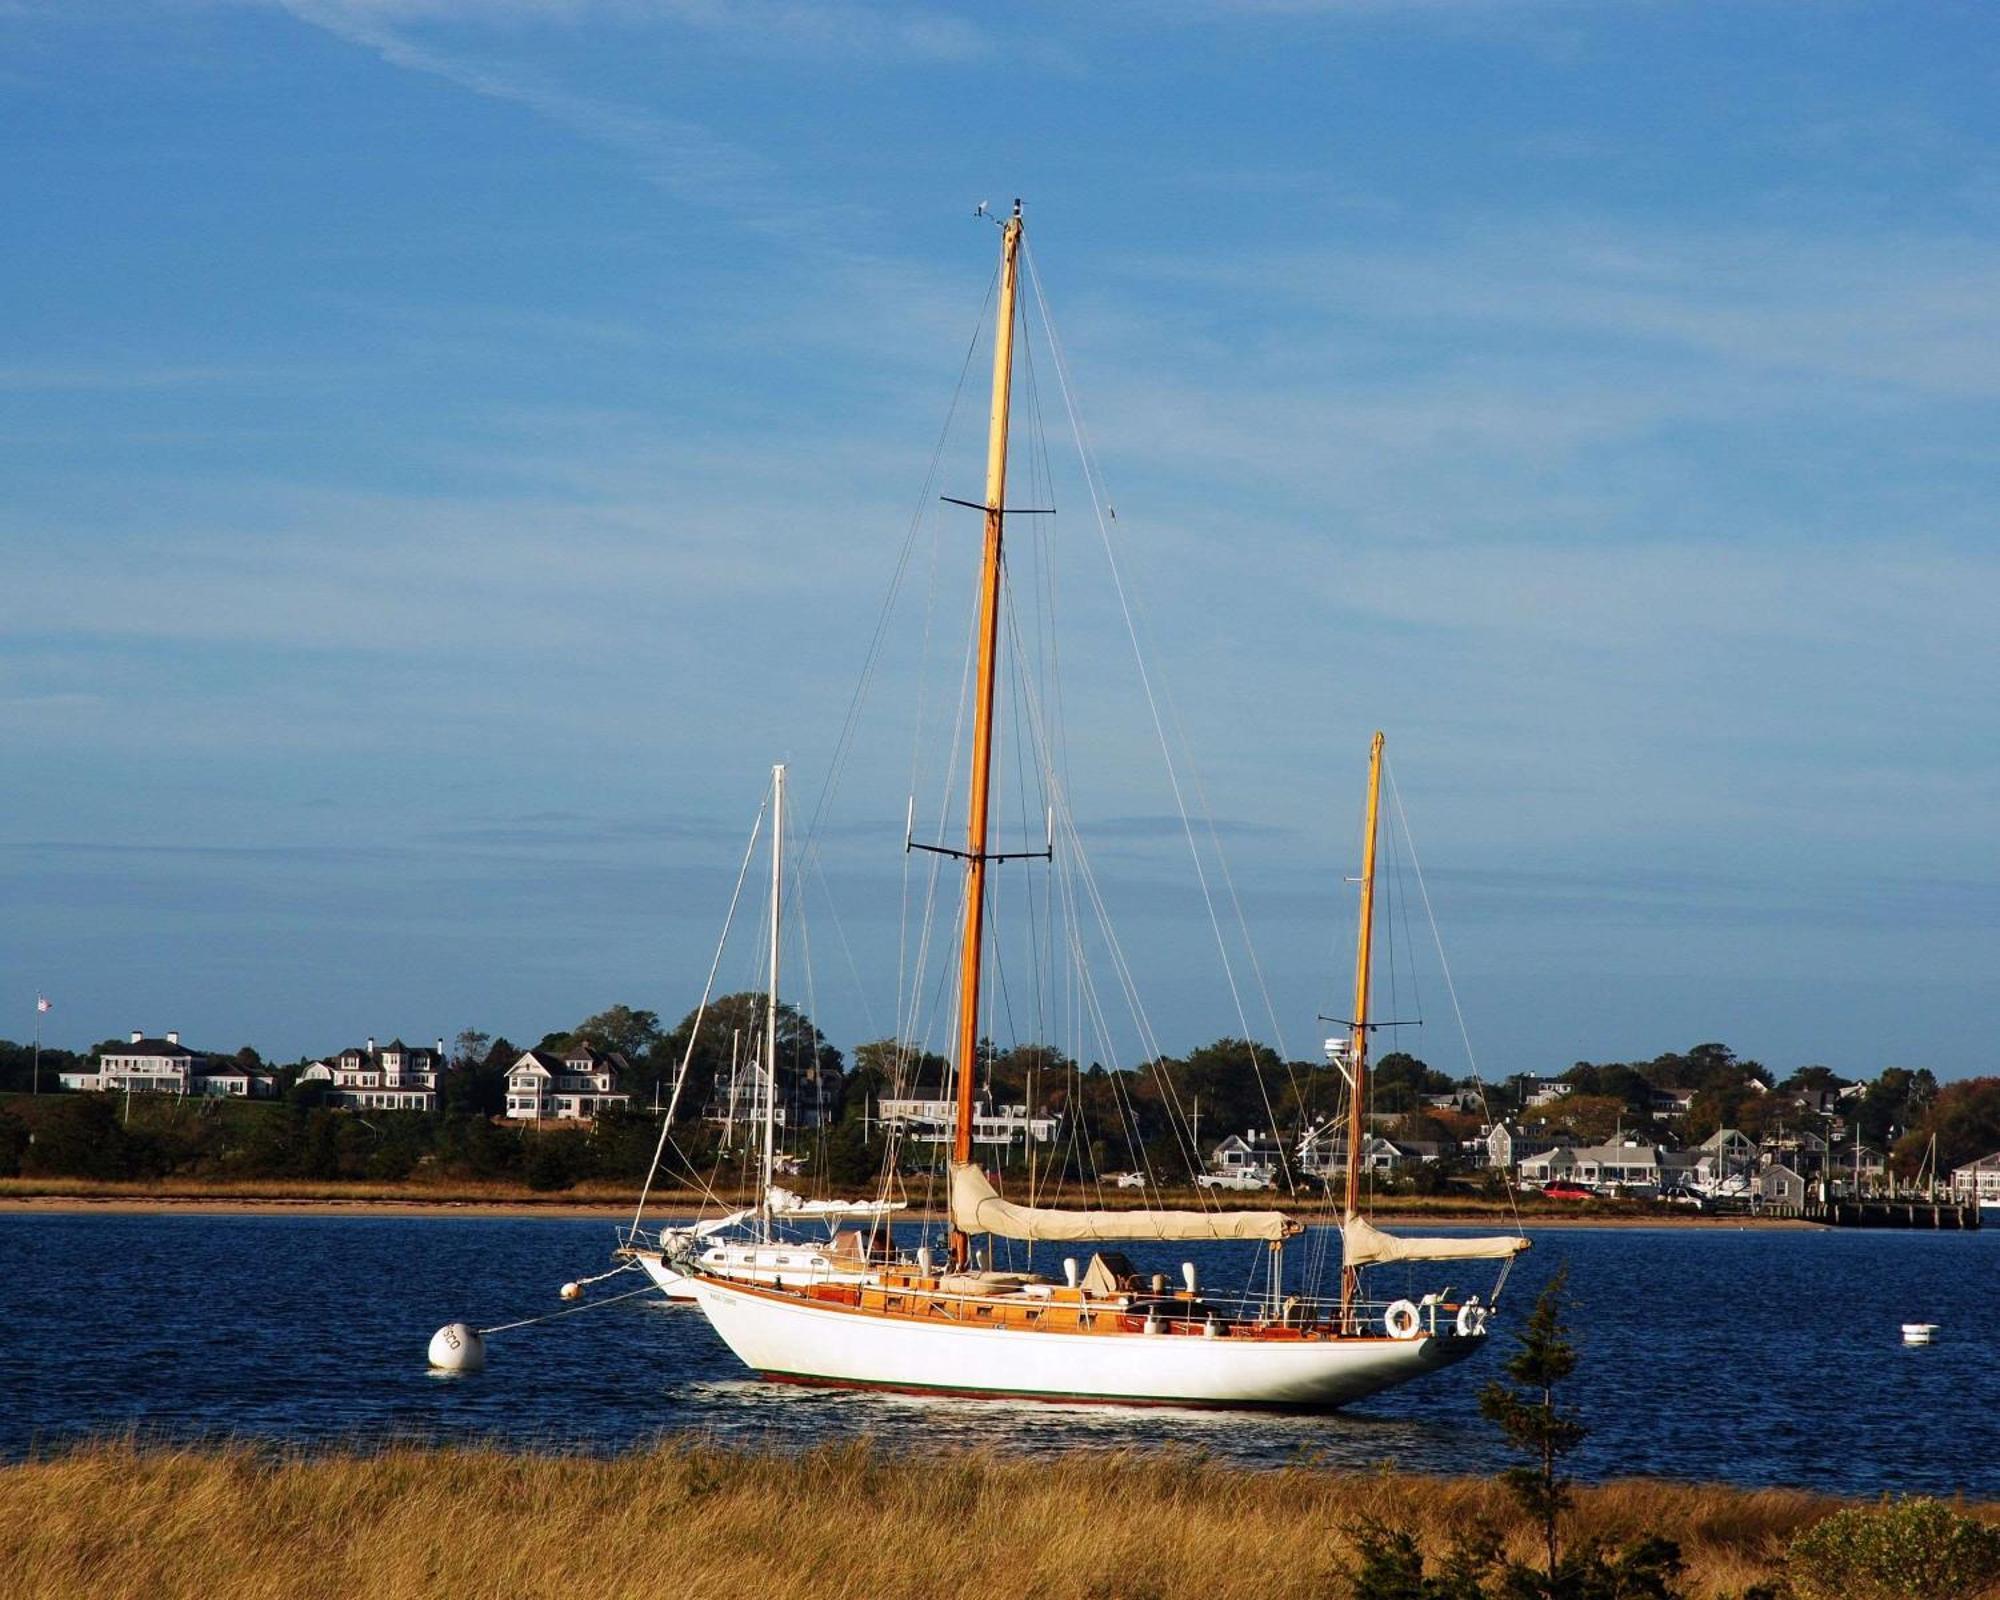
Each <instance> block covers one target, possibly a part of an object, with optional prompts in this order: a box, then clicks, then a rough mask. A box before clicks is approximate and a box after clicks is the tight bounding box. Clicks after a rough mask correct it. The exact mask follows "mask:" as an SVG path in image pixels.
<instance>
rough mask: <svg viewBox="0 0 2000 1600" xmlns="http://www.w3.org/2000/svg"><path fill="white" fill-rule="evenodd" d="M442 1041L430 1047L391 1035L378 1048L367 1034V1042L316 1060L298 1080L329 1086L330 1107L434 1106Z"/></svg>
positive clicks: (441, 1063)
mask: <svg viewBox="0 0 2000 1600" xmlns="http://www.w3.org/2000/svg"><path fill="white" fill-rule="evenodd" d="M444 1061H445V1058H444V1040H442V1039H440V1040H438V1042H437V1045H436V1048H434V1049H429V1050H426V1049H422V1048H420V1047H417V1046H413V1045H406V1044H404V1043H403V1041H402V1040H401V1039H391V1040H390V1041H389V1042H388V1043H387V1044H385V1045H383V1046H382V1047H381V1048H380V1049H379V1050H378V1049H377V1048H376V1047H375V1040H374V1038H373V1037H372V1036H371V1037H370V1038H369V1040H368V1042H367V1043H366V1044H363V1045H356V1046H354V1047H353V1048H351V1049H347V1050H343V1051H341V1052H340V1053H339V1054H338V1055H335V1056H329V1057H328V1058H327V1059H326V1060H324V1061H315V1062H313V1063H312V1064H311V1065H309V1066H308V1067H306V1068H305V1069H304V1070H303V1071H302V1072H300V1074H299V1082H301V1083H325V1084H330V1085H332V1087H331V1088H329V1089H328V1090H327V1092H326V1103H327V1104H328V1105H330V1106H345V1107H348V1108H350V1109H353V1110H357V1111H435V1110H437V1103H438V1077H439V1075H440V1074H441V1073H442V1072H443V1071H444Z"/></svg>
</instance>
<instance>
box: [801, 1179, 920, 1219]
mask: <svg viewBox="0 0 2000 1600" xmlns="http://www.w3.org/2000/svg"><path fill="white" fill-rule="evenodd" d="M765 1200H766V1203H767V1204H768V1205H769V1206H770V1208H771V1214H772V1215H773V1216H778V1217H823V1218H824V1217H832V1218H838V1217H883V1216H887V1215H888V1214H889V1213H890V1212H892V1211H901V1210H902V1209H903V1207H904V1206H905V1205H907V1204H908V1203H909V1202H907V1201H904V1200H806V1199H802V1198H801V1197H800V1196H798V1195H796V1194H794V1193H793V1192H792V1191H791V1190H790V1189H781V1188H780V1187H779V1186H778V1185H777V1184H775V1183H774V1184H772V1185H771V1187H770V1188H769V1189H768V1190H766V1191H765Z"/></svg>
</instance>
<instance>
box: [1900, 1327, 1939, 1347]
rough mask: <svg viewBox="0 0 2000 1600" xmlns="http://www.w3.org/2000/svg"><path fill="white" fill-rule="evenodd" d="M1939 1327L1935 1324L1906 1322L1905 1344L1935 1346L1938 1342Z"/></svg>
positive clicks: (1904, 1331)
mask: <svg viewBox="0 0 2000 1600" xmlns="http://www.w3.org/2000/svg"><path fill="white" fill-rule="evenodd" d="M1937 1335H1938V1325H1937V1324H1936V1323H1935V1322H1906V1323H1904V1324H1903V1343H1904V1344H1934V1343H1935V1342H1936V1341H1937Z"/></svg>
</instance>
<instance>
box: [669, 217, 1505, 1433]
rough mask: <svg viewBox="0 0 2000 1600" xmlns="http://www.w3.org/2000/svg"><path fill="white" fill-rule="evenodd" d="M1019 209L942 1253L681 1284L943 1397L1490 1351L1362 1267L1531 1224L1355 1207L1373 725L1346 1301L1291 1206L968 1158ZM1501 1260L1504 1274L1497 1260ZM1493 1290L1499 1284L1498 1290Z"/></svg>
mask: <svg viewBox="0 0 2000 1600" xmlns="http://www.w3.org/2000/svg"><path fill="white" fill-rule="evenodd" d="M1021 246H1022V217H1021V207H1020V203H1019V202H1018V201H1017V202H1016V203H1015V206H1014V211H1013V214H1012V216H1011V217H1010V218H1009V219H1008V220H1007V221H1006V222H1005V224H1004V226H1003V231H1002V238H1001V252H1000V272H999V293H998V296H997V302H998V303H997V310H996V318H995V336H994V349H993V382H992V408H991V412H990V419H989V432H988V438H987V456H986V494H985V501H984V505H983V507H980V508H979V509H981V510H983V513H984V520H985V537H984V542H983V547H982V555H981V583H980V592H979V602H978V614H977V632H976V635H975V638H976V642H977V649H978V666H977V676H976V683H975V688H974V695H973V702H972V705H973V716H974V728H973V740H972V749H971V758H970V774H969V784H968V792H967V816H966V832H965V848H964V849H963V850H962V851H958V850H953V851H948V852H943V853H945V854H949V855H953V856H956V857H958V858H959V859H960V860H961V861H962V863H963V866H964V871H965V891H964V901H963V919H964V920H963V936H962V941H961V945H960V955H959V964H960V965H959V974H958V1001H957V1018H956V1025H955V1029H954V1033H955V1050H954V1054H953V1057H952V1066H953V1070H954V1074H955V1082H954V1089H955V1118H954V1122H953V1129H952V1147H951V1157H950V1161H949V1163H948V1176H949V1184H948V1189H949V1200H948V1209H949V1221H950V1231H949V1235H948V1247H947V1259H946V1260H945V1261H943V1262H941V1263H934V1262H933V1261H932V1259H931V1252H930V1251H929V1250H928V1249H921V1250H918V1251H916V1252H914V1253H913V1254H911V1255H908V1256H903V1257H900V1258H897V1259H894V1260H891V1261H887V1262H884V1263H883V1264H881V1265H880V1266H879V1267H877V1268H876V1269H875V1270H873V1271H872V1272H870V1273H869V1275H867V1276H866V1277H865V1278H862V1279H861V1280H859V1281H827V1280H823V1279H820V1280H816V1279H812V1278H808V1277H805V1276H803V1275H801V1276H799V1277H792V1276H786V1277H784V1278H783V1280H782V1281H775V1280H774V1281H768V1282H765V1281H758V1282H749V1281H745V1280H744V1278H743V1277H742V1276H740V1275H736V1274H729V1273H725V1272H722V1271H714V1270H710V1269H709V1268H707V1267H706V1266H705V1265H703V1264H702V1263H700V1262H696V1263H693V1264H692V1265H691V1267H690V1268H689V1270H688V1271H687V1274H686V1284H687V1287H688V1289H689V1290H690V1292H692V1294H693V1295H694V1297H695V1299H696V1300H697V1302H698V1303H699V1304H700V1306H701V1308H702V1310H703V1312H704V1313H705V1314H706V1315H707V1317H708V1319H709V1321H710V1323H711V1324H712V1325H713V1326H714V1328H715V1331H716V1332H717V1333H718V1334H719V1335H720V1336H721V1338H722V1339H723V1341H724V1342H725V1343H726V1344H727V1345H728V1346H729V1348H730V1349H731V1350H732V1351H733V1352H734V1353H735V1354H736V1356H737V1357H738V1358H739V1359H740V1360H741V1361H742V1362H743V1363H744V1364H745V1365H746V1366H747V1367H749V1368H751V1369H752V1370H753V1371H755V1372H758V1373H760V1374H763V1375H764V1376H766V1377H769V1378H772V1379H777V1380H783V1381H790V1382H798V1383H806V1384H822V1385H836V1386H853V1387H862V1388H874V1389H888V1390H900V1391H914V1392H921V1393H930V1394H954V1395H976V1396H1006V1397H1018V1398H1029V1399H1037V1400H1052V1401H1101V1402H1112V1403H1122V1404H1137V1405H1146V1404H1152V1405H1209V1406H1225V1407H1253V1406H1275V1407H1287V1408H1294V1407H1296V1408H1319V1407H1331V1406H1338V1405H1341V1404H1343V1403H1345V1402H1348V1401H1351V1400H1355V1399H1358V1398H1360V1397H1362V1396H1365V1395H1368V1394H1372V1393H1375V1392H1377V1391H1379V1390H1382V1389H1385V1388H1388V1387H1390V1386H1392V1385H1395V1384H1399V1383H1403V1382H1407V1381H1409V1380H1410V1379H1413V1378H1416V1377H1419V1376H1421V1375H1423V1374H1425V1373H1429V1372H1433V1371H1436V1370H1438V1369H1440V1368H1443V1367H1448V1366H1451V1365H1453V1364H1455V1363H1457V1362H1459V1361H1463V1360H1465V1359H1466V1358H1467V1357H1469V1356H1471V1355H1472V1354H1474V1353H1475V1352H1476V1351H1477V1350H1479V1349H1480V1348H1481V1346H1482V1344H1483V1342H1484V1340H1485V1338H1486V1336H1487V1311H1488V1309H1489V1308H1488V1307H1487V1306H1484V1305H1482V1304H1480V1302H1479V1301H1478V1299H1477V1297H1476V1296H1473V1297H1467V1298H1464V1299H1453V1298H1452V1297H1451V1291H1450V1290H1449V1288H1440V1289H1439V1290H1437V1291H1436V1292H1434V1293H1430V1294H1426V1295H1424V1296H1423V1297H1422V1299H1421V1300H1417V1301H1411V1300H1407V1299H1404V1300H1398V1301H1396V1302H1394V1303H1392V1304H1389V1305H1387V1306H1378V1305H1373V1304H1370V1303H1369V1302H1368V1301H1367V1300H1366V1299H1365V1298H1364V1297H1363V1294H1362V1287H1363V1286H1362V1274H1363V1272H1364V1270H1365V1269H1366V1268H1368V1267H1371V1266H1374V1265H1378V1264H1386V1263H1391V1262H1443V1261H1459V1260H1489V1261H1491V1260H1498V1261H1501V1262H1503V1263H1509V1264H1511V1262H1512V1259H1513V1257H1514V1256H1515V1255H1516V1254H1518V1253H1519V1252H1520V1251H1522V1250H1524V1249H1526V1248H1527V1246H1528V1241H1527V1240H1526V1239H1524V1238H1519V1237H1514V1236H1498V1237H1492V1238H1484V1239H1468V1238H1448V1239H1447V1238H1433V1239H1405V1238H1398V1237H1396V1236H1394V1235H1392V1234H1389V1233H1387V1232H1385V1231H1383V1230H1381V1229H1379V1228H1376V1227H1375V1226H1373V1225H1372V1224H1371V1223H1370V1222H1368V1221H1367V1220H1366V1219H1365V1218H1364V1217H1363V1216H1362V1214H1361V1206H1360V1202H1361V1151H1362V1147H1363V1144H1364V1142H1365V1135H1366V1126H1365V1122H1364V1116H1363V1108H1364V1107H1365V1105H1366V1104H1367V1093H1366V1086H1367V1071H1368V1042H1369V1034H1370V1031H1371V1028H1372V1027H1373V1024H1371V1022H1370V1019H1369V1015H1368V995H1369V976H1370V974H1369V965H1370V954H1371V952H1370V939H1371V934H1372V930H1373V918H1374V876H1375V841H1376V832H1377V818H1378V806H1379V799H1380V790H1381V775H1382V736H1381V735H1380V734H1377V735H1376V737H1375V741H1374V744H1373V746H1372V747H1371V752H1370V762H1369V780H1368V813H1367V831H1366V844H1365V849H1364V860H1363V866H1362V879H1361V886H1362V887H1361V931H1360V937H1359V940H1358V943H1357V949H1356V962H1355V968H1356V971H1355V997H1356V998H1355V1006H1354V1017H1353V1019H1352V1020H1351V1023H1350V1026H1349V1031H1348V1034H1347V1036H1346V1037H1345V1038H1344V1039H1342V1040H1339V1041H1336V1047H1335V1049H1334V1050H1333V1051H1332V1052H1330V1053H1331V1054H1332V1055H1333V1057H1334V1065H1335V1066H1336V1067H1337V1068H1338V1069H1339V1071H1340V1072H1341V1073H1342V1075H1343V1076H1344V1077H1345V1078H1346V1080H1347V1084H1348V1091H1349V1092H1348V1102H1349V1112H1348V1126H1347V1156H1346V1206H1345V1212H1344V1217H1343V1221H1342V1245H1343V1263H1342V1269H1341V1283H1340V1293H1339V1296H1338V1299H1337V1300H1307V1299H1304V1298H1302V1297H1298V1296H1285V1295H1282V1294H1281V1292H1280V1289H1279V1287H1278V1286H1279V1285H1280V1284H1281V1282H1282V1271H1281V1268H1282V1252H1283V1250H1284V1247H1285V1243H1286V1241H1287V1240H1289V1239H1292V1238H1295V1237H1296V1236H1298V1235H1299V1234H1301V1233H1303V1232H1304V1224H1303V1223H1301V1222H1300V1221H1298V1220H1297V1219H1295V1218H1293V1217H1290V1216H1288V1215H1286V1214H1284V1213H1283V1212H1279V1211H1223V1210H1198V1211H1175V1210H1140V1211H1093V1210H1069V1209H1063V1208H1058V1207H1038V1206H1034V1205H1023V1204H1019V1203H1016V1202H1014V1201H1010V1200H1008V1199H1006V1198H1004V1197H1003V1196H1002V1195H1001V1194H1000V1193H999V1192H998V1191H997V1190H996V1189H995V1188H994V1186H993V1184H992V1183H991V1182H989V1181H988V1179H987V1178H986V1176H985V1175H984V1174H983V1173H982V1171H981V1169H980V1168H979V1167H978V1166H977V1165H976V1164H975V1163H974V1160H973V1135H974V1085H975V1080H976V1078H977V1076H978V1064H979V1050H980V1015H981V1013H980V993H981V983H982V979H983V977H984V960H985V937H986V923H985V919H986V909H987V892H986V877H987V870H986V869H987V866H988V864H989V862H992V861H995V860H998V859H1001V856H1000V855H999V854H998V853H995V852H989V850H988V839H987V833H988V830H987V820H988V803H989V788H990V781H989V780H990V774H991V765H992V752H993V715H994V677H995V655H996V648H997V644H998V631H999V619H1000V615H1001V610H1002V596H1001V584H1002V581H1003V576H1004V570H1005V569H1004V563H1003V560H1002V554H1003V539H1004V532H1005V523H1006V515H1007V496H1006V488H1007V456H1008V423H1009V409H1010V405H1011V399H1012V384H1013V358H1014V323H1015V306H1016V296H1017V292H1018V287H1019V264H1020V255H1021ZM994 1237H998V1238H1004V1239H1014V1240H1025V1241H1048V1242H1053V1243H1074V1244H1091V1245H1096V1244H1108V1243H1112V1242H1124V1241H1219V1240H1245V1241H1255V1242H1259V1243H1261V1244H1263V1246H1264V1247H1265V1249H1266V1250H1267V1251H1268V1252H1269V1253H1270V1267H1271V1271H1270V1275H1269V1276H1270V1282H1271V1284H1272V1289H1271V1293H1270V1295H1269V1296H1268V1297H1266V1298H1257V1299H1247V1300H1231V1299H1228V1298H1223V1297H1218V1296H1215V1295H1213V1294H1210V1293H1208V1292H1207V1291H1205V1290H1204V1289H1203V1287H1202V1285H1201V1282H1200V1280H1199V1276H1198V1274H1197V1272H1196V1269H1195V1266H1194V1264H1193V1263H1184V1264H1183V1267H1182V1271H1181V1275H1180V1278H1179V1280H1178V1282H1176V1283H1173V1284H1172V1285H1170V1284H1169V1282H1168V1279H1167V1278H1166V1277H1165V1276H1164V1275H1162V1274H1154V1275H1151V1276H1141V1275H1139V1274H1137V1273H1134V1272H1132V1271H1131V1269H1130V1265H1129V1263H1128V1262H1126V1260H1125V1258H1124V1257H1123V1256H1122V1255H1119V1254H1117V1253H1115V1252H1100V1253H1098V1254H1096V1255H1094V1256H1093V1258H1092V1260H1091V1262H1090V1264H1089V1267H1088V1268H1087V1270H1079V1267H1078V1264H1077V1262H1076V1260H1075V1258H1074V1257H1072V1258H1069V1259H1068V1260H1066V1261H1065V1262H1064V1271H1063V1276H1062V1278H1061V1279H1060V1280H1051V1279H1049V1278H1045V1277H1042V1276H1039V1275H1037V1274H1035V1273H1031V1272H1011V1271H1002V1270H997V1269H995V1268H994V1267H993V1265H992V1264H991V1257H990V1255H989V1254H988V1251H990V1244H989V1245H987V1246H985V1247H981V1246H976V1245H975V1242H974V1241H975V1240H982V1239H984V1240H990V1239H991V1238H994ZM1501 1270H1502V1273H1503V1279H1504V1272H1505V1267H1504V1266H1503V1268H1502V1269H1501ZM1496 1297H1497V1289H1496Z"/></svg>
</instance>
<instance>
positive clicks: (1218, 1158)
mask: <svg viewBox="0 0 2000 1600" xmlns="http://www.w3.org/2000/svg"><path fill="white" fill-rule="evenodd" d="M1283 1159H1284V1151H1283V1148H1282V1146H1280V1145H1279V1143H1278V1141H1277V1140H1276V1139H1274V1138H1272V1137H1271V1135H1270V1134H1268V1133H1257V1132H1255V1131H1252V1132H1249V1133H1232V1134H1230V1135H1229V1136H1228V1137H1227V1138H1226V1139H1224V1140H1222V1142H1221V1143H1219V1144H1217V1145H1216V1146H1214V1147H1213V1148H1212V1149H1211V1150H1210V1151H1209V1152H1208V1170H1209V1172H1210V1173H1212V1174H1213V1175H1215V1176H1216V1177H1219V1178H1262V1179H1263V1180H1264V1181H1265V1182H1267V1183H1269V1182H1272V1181H1273V1180H1275V1179H1276V1177H1277V1176H1278V1170H1279V1168H1280V1166H1281V1165H1282V1164H1283Z"/></svg>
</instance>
